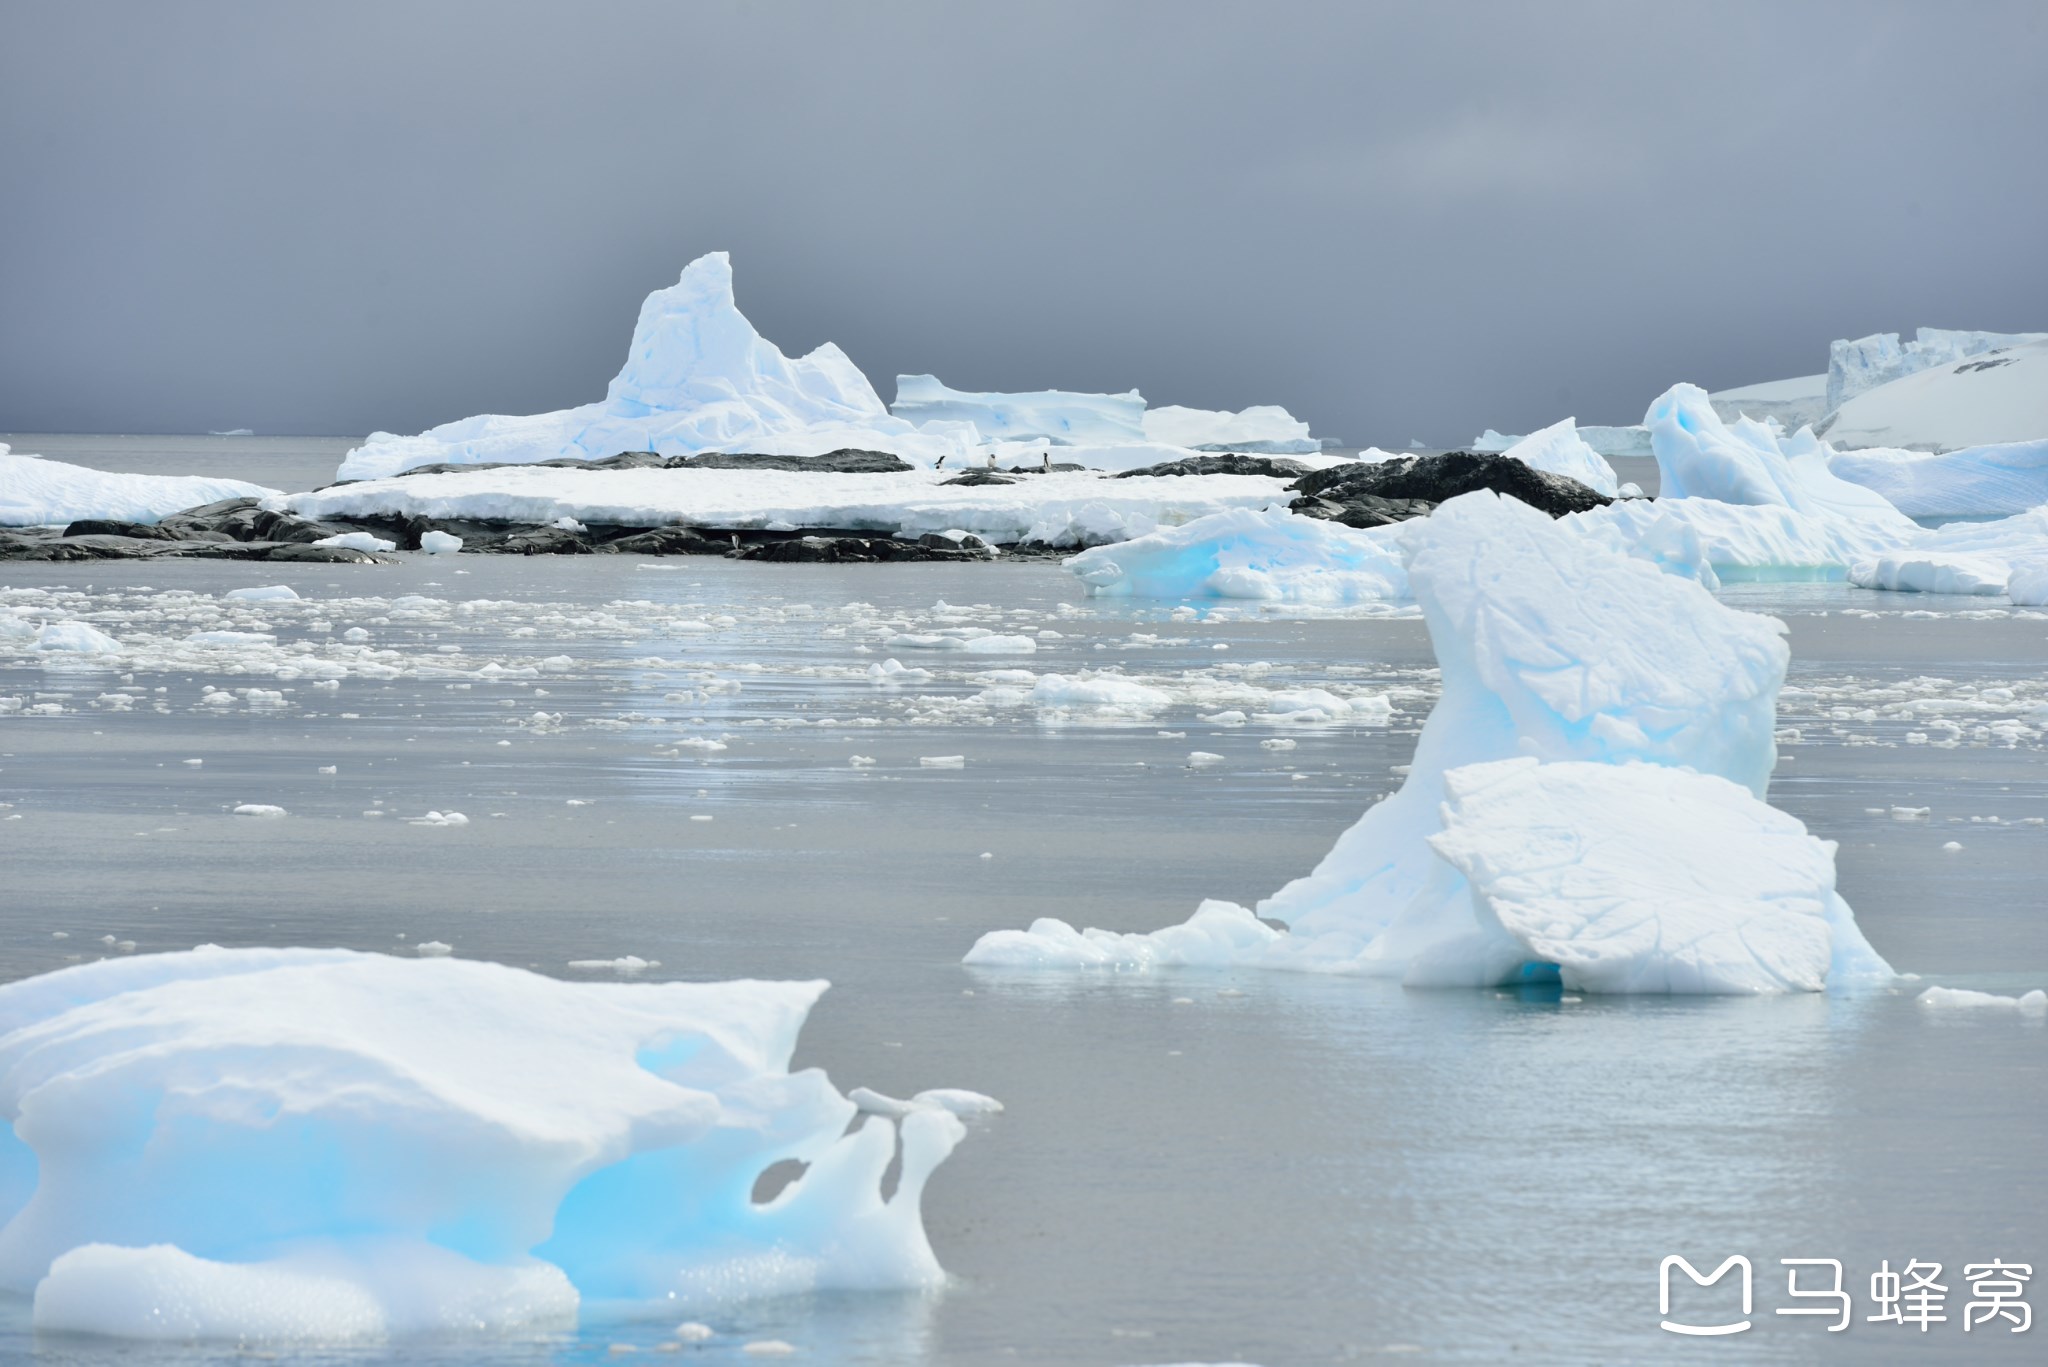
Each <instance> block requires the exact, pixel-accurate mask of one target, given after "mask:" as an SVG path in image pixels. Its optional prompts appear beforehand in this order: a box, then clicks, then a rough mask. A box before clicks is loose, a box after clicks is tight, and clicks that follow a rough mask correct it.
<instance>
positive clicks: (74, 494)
mask: <svg viewBox="0 0 2048 1367" xmlns="http://www.w3.org/2000/svg"><path fill="white" fill-rule="evenodd" d="M277 492H278V491H277V490H275V489H270V488H266V487H264V486H263V485H261V484H251V483H249V482H248V481H247V480H240V479H216V478H214V477H212V476H210V475H130V474H115V473H111V472H109V471H106V470H89V469H87V468H86V467H85V466H83V465H71V464H68V463H66V462H64V461H61V460H44V459H43V458H42V457H40V456H30V455H12V454H9V452H8V448H7V447H5V446H0V527H61V526H64V525H65V524H67V523H71V522H77V521H79V520H80V519H83V518H102V519H105V520H107V521H111V522H141V523H148V524H153V523H155V522H156V521H157V520H158V519H159V518H163V517H168V516H169V515H170V514H172V513H175V512H181V511H183V510H184V509H186V508H196V507H198V506H199V505H201V504H203V503H218V502H220V501H221V500H222V499H229V498H267V497H270V496H271V495H273V494H276V493H277Z"/></svg>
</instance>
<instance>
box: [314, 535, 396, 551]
mask: <svg viewBox="0 0 2048 1367" xmlns="http://www.w3.org/2000/svg"><path fill="white" fill-rule="evenodd" d="M313 544H314V545H316V546H339V547H341V548H342V549H344V550H350V551H388V550H394V549H396V548H397V545H398V543H397V542H395V541H389V540H386V539H385V538H384V537H381V536H374V535H372V534H371V533H369V532H343V533H342V534H341V535H339V536H323V537H321V538H320V539H319V540H318V541H315V542H314V543H313Z"/></svg>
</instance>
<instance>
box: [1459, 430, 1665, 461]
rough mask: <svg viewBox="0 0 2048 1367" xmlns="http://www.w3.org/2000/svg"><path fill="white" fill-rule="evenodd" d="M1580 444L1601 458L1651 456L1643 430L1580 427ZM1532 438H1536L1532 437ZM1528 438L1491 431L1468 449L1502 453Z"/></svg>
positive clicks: (1479, 437) (1646, 433)
mask: <svg viewBox="0 0 2048 1367" xmlns="http://www.w3.org/2000/svg"><path fill="white" fill-rule="evenodd" d="M1578 433H1579V440H1580V441H1583V442H1584V443H1585V444H1586V445H1587V446H1588V447H1590V448H1592V450H1593V451H1594V452H1596V453H1597V454H1599V455H1602V456H1647V455H1649V454H1650V433H1649V431H1648V429H1646V428H1643V427H1581V428H1579V429H1578ZM1530 435H1532V436H1533V435H1535V434H1534V433H1531V434H1530ZM1528 439H1529V438H1528V437H1513V436H1509V435H1507V434H1506V433H1504V432H1496V431H1494V430H1493V429H1492V428H1491V427H1489V428H1487V429H1486V430H1485V431H1484V432H1481V433H1480V434H1479V435H1478V436H1476V437H1474V438H1473V439H1472V443H1471V445H1470V446H1469V447H1468V448H1467V449H1468V450H1472V451H1481V452H1487V451H1491V452H1503V451H1506V450H1507V449H1508V448H1509V447H1511V446H1513V445H1514V444H1515V443H1516V442H1520V441H1527V440H1528Z"/></svg>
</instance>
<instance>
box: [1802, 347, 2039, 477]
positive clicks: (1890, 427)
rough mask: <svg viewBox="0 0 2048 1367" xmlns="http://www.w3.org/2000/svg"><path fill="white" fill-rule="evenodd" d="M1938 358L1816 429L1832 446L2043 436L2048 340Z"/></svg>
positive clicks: (1850, 403)
mask: <svg viewBox="0 0 2048 1367" xmlns="http://www.w3.org/2000/svg"><path fill="white" fill-rule="evenodd" d="M2026 336H2027V337H2029V338H2031V339H2032V340H2025V341H2015V342H2013V343H2012V344H2011V345H2007V346H2001V347H1998V348H1996V349H1993V350H1990V351H1984V352H1978V353H1975V354H1972V355H1970V356H1968V357H1967V358H1964V359H1960V360H1955V361H1953V362H1952V363H1951V362H1950V361H1946V360H1945V361H1944V362H1942V363H1941V364H1939V365H1935V366H1933V367H1930V368H1926V369H1922V370H1917V371H1914V372H1912V373H1909V374H1906V375H1903V376H1901V377H1900V378H1897V379H1894V380H1892V381H1890V382H1889V383H1886V384H1881V385H1878V386H1876V387H1874V388H1871V389H1868V390H1865V391H1862V392H1860V393H1857V394H1855V395H1854V396H1853V397H1851V398H1849V399H1848V400H1846V401H1845V402H1844V403H1843V404H1842V405H1841V406H1840V407H1838V408H1836V409H1835V410H1834V412H1832V413H1830V414H1829V415H1828V417H1827V419H1826V420H1825V421H1823V422H1821V423H1819V424H1817V425H1816V426H1815V428H1814V431H1815V432H1816V433H1817V434H1819V435H1821V436H1824V437H1826V438H1827V439H1828V441H1829V442H1831V443H1832V444H1833V445H1835V446H1837V447H1862V446H1885V447H1911V448H1915V449H1918V450H1926V451H1954V450H1958V449H1961V448H1964V447H1973V446H1990V445H1996V444H2001V443H2007V442H2031V441H2036V440H2040V439H2042V438H2048V335H2044V334H2026Z"/></svg>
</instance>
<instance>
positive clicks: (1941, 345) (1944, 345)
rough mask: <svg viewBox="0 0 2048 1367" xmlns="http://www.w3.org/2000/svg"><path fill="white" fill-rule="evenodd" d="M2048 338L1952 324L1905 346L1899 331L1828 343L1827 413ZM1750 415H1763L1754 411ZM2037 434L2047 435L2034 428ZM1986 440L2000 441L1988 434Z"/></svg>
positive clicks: (1919, 334) (1924, 330)
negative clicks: (1901, 383) (1898, 383)
mask: <svg viewBox="0 0 2048 1367" xmlns="http://www.w3.org/2000/svg"><path fill="white" fill-rule="evenodd" d="M2030 342H2048V332H1972V331H1968V330H1960V329H1953V328H1921V329H1919V330H1918V331H1917V332H1916V333H1915V334H1914V337H1913V340H1912V341H1910V342H1907V343H1905V344H1904V345H1903V346H1901V345H1900V343H1899V334H1898V333H1896V332H1874V333H1872V334H1871V335H1870V336H1868V337H1854V338H1838V339H1837V340H1835V341H1834V342H1832V343H1830V344H1829V346H1828V373H1827V388H1826V395H1825V402H1826V409H1825V411H1826V412H1829V413H1832V412H1834V411H1835V410H1836V409H1838V408H1840V407H1841V406H1842V405H1843V404H1845V403H1847V402H1849V401H1850V400H1851V399H1854V398H1855V397H1857V396H1858V395H1860V394H1864V393H1867V392H1869V391H1870V390H1873V389H1877V388H1880V387H1882V386H1884V385H1887V384H1890V383H1891V382H1892V381H1894V380H1897V379H1900V378H1902V377H1904V376H1907V375H1915V374H1918V373H1919V372H1921V371H1923V370H1932V369H1935V368H1936V367H1938V366H1947V365H1953V364H1955V363H1956V362H1958V361H1964V360H1968V359H1969V358H1971V357H1973V356H1981V355H1983V354H1984V353H1985V352H1987V351H1995V350H1998V349H2000V348H2003V347H2013V346H2023V345H2026V344H2027V343H2030ZM1752 416H1758V417H1761V416H1764V415H1762V414H1755V415H1752ZM2033 435H2036V436H2040V435H2048V434H2044V433H2035V434H2033ZM1988 440H1997V438H1989V439H1988Z"/></svg>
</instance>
